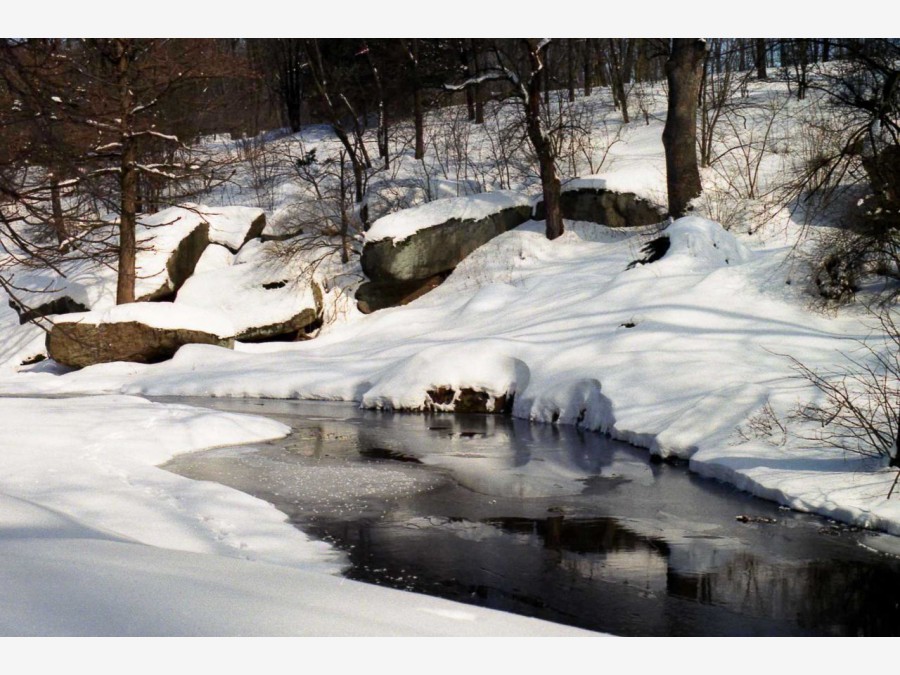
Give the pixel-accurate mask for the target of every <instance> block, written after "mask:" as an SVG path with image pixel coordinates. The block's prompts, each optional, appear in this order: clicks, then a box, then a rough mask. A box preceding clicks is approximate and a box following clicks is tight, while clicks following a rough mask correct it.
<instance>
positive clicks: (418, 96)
mask: <svg viewBox="0 0 900 675" xmlns="http://www.w3.org/2000/svg"><path fill="white" fill-rule="evenodd" d="M409 57H410V61H411V65H412V76H413V117H414V118H415V125H416V150H415V155H414V157H415V159H422V158H423V157H425V114H424V112H423V111H422V87H421V84H420V83H419V41H418V39H416V38H413V40H412V45H411V47H410V50H409Z"/></svg>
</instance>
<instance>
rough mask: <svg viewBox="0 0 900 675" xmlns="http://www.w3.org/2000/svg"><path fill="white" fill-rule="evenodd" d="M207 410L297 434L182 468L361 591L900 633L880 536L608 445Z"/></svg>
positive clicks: (594, 620) (573, 620)
mask: <svg viewBox="0 0 900 675" xmlns="http://www.w3.org/2000/svg"><path fill="white" fill-rule="evenodd" d="M190 402H195V401H190ZM203 403H204V404H206V405H214V406H216V407H222V408H226V409H230V410H242V411H248V412H257V413H260V412H261V413H265V414H271V415H273V416H276V417H279V419H281V420H282V421H286V422H288V423H290V424H291V425H292V426H293V427H294V429H295V432H294V434H292V435H291V436H290V437H288V438H287V439H284V440H282V441H279V442H276V443H270V444H264V445H260V446H256V447H254V448H251V449H249V450H248V449H231V450H228V449H224V450H223V449H220V450H213V451H208V452H206V453H200V454H197V455H191V456H185V457H182V458H179V459H177V460H176V461H175V462H173V463H172V464H171V465H170V466H167V468H170V469H171V470H173V471H177V472H178V473H181V474H183V475H186V476H189V477H192V478H198V479H207V480H216V481H218V482H221V483H224V484H227V485H231V486H233V487H236V488H238V489H241V490H244V491H246V492H249V493H251V494H254V495H257V496H259V497H261V498H264V499H267V500H269V501H271V502H272V503H273V504H275V505H276V506H277V507H278V508H280V509H281V510H283V511H284V512H285V513H286V514H287V515H288V516H289V518H290V519H291V520H292V521H293V522H295V523H296V524H297V525H298V526H299V527H301V528H302V529H303V530H304V531H306V532H309V533H311V534H313V535H314V536H318V537H320V538H322V539H325V540H327V541H330V542H332V543H334V544H335V546H337V547H338V548H340V549H341V550H343V551H345V552H346V554H347V556H348V561H349V563H350V566H349V568H348V571H347V576H349V577H351V578H354V579H359V580H364V581H369V582H373V583H378V584H384V585H390V586H393V587H397V588H402V589H407V590H415V591H418V592H423V593H429V594H433V595H440V596H442V597H447V598H451V599H456V600H461V601H464V602H471V603H475V604H479V605H484V606H488V607H492V608H496V609H503V610H507V611H513V612H516V613H520V614H525V615H529V616H536V617H540V618H544V619H549V620H553V621H559V622H562V623H568V624H572V625H577V626H582V627H585V628H592V629H596V630H604V631H609V632H612V633H617V634H621V635H782V634H785V635H787V634H791V635H804V634H811V635H896V634H897V633H898V632H900V561H898V560H897V559H896V558H894V557H889V556H884V555H880V554H877V553H874V552H872V551H871V550H869V549H868V548H864V547H863V546H860V545H859V541H860V540H867V539H871V536H872V535H866V534H863V533H857V532H854V531H852V530H850V529H848V528H842V527H840V526H835V525H834V524H828V527H827V528H825V527H823V526H824V525H826V524H827V523H826V521H824V520H822V519H820V518H816V517H813V516H808V515H803V514H797V513H793V512H789V511H785V510H783V509H780V508H778V507H777V506H775V505H774V504H770V503H768V502H764V501H761V500H757V499H754V498H752V497H749V496H748V495H745V494H742V493H738V492H736V491H734V490H731V489H730V488H728V487H726V486H723V485H721V484H718V483H715V482H713V481H708V480H704V479H700V478H698V477H696V476H692V475H690V474H689V473H688V472H687V471H686V470H685V469H684V467H679V466H668V465H652V464H650V463H649V462H648V461H647V457H646V453H645V452H644V451H642V450H638V449H635V448H632V447H630V446H627V445H624V444H621V443H615V442H612V441H609V440H608V439H605V438H603V437H602V436H599V435H597V434H591V433H580V432H578V431H577V430H575V429H571V428H558V429H557V428H553V427H550V426H545V425H530V424H528V423H525V422H522V421H510V420H504V419H501V418H497V417H487V416H485V417H479V416H469V417H462V416H460V417H456V416H452V415H430V416H418V415H390V414H385V413H376V412H365V411H357V410H355V409H354V408H353V407H352V406H349V405H344V404H339V405H338V404H321V403H319V404H314V403H300V402H277V401H265V402H255V404H256V405H251V404H250V403H249V402H243V401H212V402H211V401H203ZM260 403H262V405H259V404H260ZM738 516H749V517H748V518H746V519H745V520H746V521H747V522H739V521H738V520H736V518H737V517H738ZM823 532H828V533H829V534H823ZM835 533H836V534H835ZM882 548H887V547H886V546H882Z"/></svg>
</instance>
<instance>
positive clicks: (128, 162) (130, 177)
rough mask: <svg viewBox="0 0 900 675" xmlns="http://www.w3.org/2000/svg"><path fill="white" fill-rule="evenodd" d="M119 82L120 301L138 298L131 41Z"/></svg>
mask: <svg viewBox="0 0 900 675" xmlns="http://www.w3.org/2000/svg"><path fill="white" fill-rule="evenodd" d="M118 50H119V53H118V63H117V64H116V67H117V73H116V83H117V85H118V89H119V114H120V118H119V129H120V132H119V133H120V136H121V143H122V158H121V165H120V173H119V187H120V195H119V197H120V203H119V260H118V268H119V269H118V277H117V280H116V304H117V305H122V304H125V303H127V302H134V300H135V294H134V280H135V259H136V257H137V255H136V254H137V251H136V248H137V245H136V242H135V236H136V235H135V230H136V221H137V215H136V209H137V191H138V173H137V171H138V170H137V148H136V147H135V139H134V136H133V134H132V132H133V131H134V129H133V128H132V108H133V107H134V106H133V98H134V94H133V93H132V88H131V79H130V77H129V68H130V65H131V64H130V58H129V57H130V55H129V53H128V48H127V45H125V44H124V43H119V46H118Z"/></svg>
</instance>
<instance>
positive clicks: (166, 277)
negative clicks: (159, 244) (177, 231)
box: [135, 222, 209, 302]
mask: <svg viewBox="0 0 900 675" xmlns="http://www.w3.org/2000/svg"><path fill="white" fill-rule="evenodd" d="M208 245H209V225H208V224H207V223H205V222H200V223H198V224H197V225H196V226H195V227H194V228H193V229H192V230H191V231H190V232H189V233H188V234H187V236H185V237H182V238H180V239H179V240H178V243H177V244H176V245H175V247H174V248H173V249H172V251H171V252H170V253H169V256H168V258H167V259H166V266H165V273H164V274H156V275H154V276H155V277H157V278H158V279H159V280H160V281H161V282H162V283H161V284H159V285H157V286H156V288H153V289H152V290H150V291H148V292H145V293H142V294H141V295H139V296H138V298H137V299H138V301H139V302H140V301H145V300H153V301H157V302H158V301H161V300H170V299H172V298H174V297H175V294H176V293H177V292H178V289H179V288H181V286H182V285H183V284H184V282H185V281H187V280H188V278H189V277H190V276H191V275H192V274H193V273H194V268H195V267H196V266H197V261H199V260H200V256H202V255H203V252H204V251H205V250H206V247H207V246H208ZM141 262H142V261H141V260H140V254H139V256H138V267H139V270H138V273H137V276H138V279H139V281H138V282H137V283H136V284H135V286H136V288H135V293H136V294H137V292H138V290H137V289H138V287H140V286H144V287H146V286H147V284H143V283H141V281H140V277H141V272H140V268H141V267H143V265H142V264H141Z"/></svg>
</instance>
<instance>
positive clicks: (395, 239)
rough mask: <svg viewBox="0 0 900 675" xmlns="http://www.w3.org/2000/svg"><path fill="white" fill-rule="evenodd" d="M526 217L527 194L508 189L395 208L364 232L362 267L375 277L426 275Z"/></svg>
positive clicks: (443, 269)
mask: <svg viewBox="0 0 900 675" xmlns="http://www.w3.org/2000/svg"><path fill="white" fill-rule="evenodd" d="M530 217H531V200H530V198H528V197H527V196H525V195H521V194H517V193H512V192H491V193H486V194H482V195H471V196H468V197H456V198H448V199H439V200H437V201H434V202H430V203H428V204H424V205H422V206H419V207H416V208H412V209H407V210H405V211H400V212H398V213H393V214H391V215H390V216H386V217H385V218H382V219H380V220H378V221H376V222H375V223H374V224H373V226H372V228H371V230H369V232H368V233H367V234H366V244H365V247H364V248H363V254H362V268H363V272H365V274H366V276H367V277H369V279H371V280H372V281H378V282H386V281H399V282H406V281H411V280H414V279H428V278H429V277H433V276H435V275H438V274H442V273H446V272H449V271H450V270H452V269H453V268H455V267H456V266H457V265H458V264H459V262H460V261H461V260H462V259H463V258H465V257H466V256H467V255H469V254H470V253H471V252H472V251H474V250H475V249H476V248H478V247H479V246H481V245H483V244H485V243H487V242H488V241H490V240H491V239H493V238H494V237H496V236H497V235H500V234H503V233H504V232H507V231H509V230H511V229H513V228H514V227H517V226H519V225H521V224H522V223H524V222H525V221H527V220H528V219H529V218H530Z"/></svg>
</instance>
